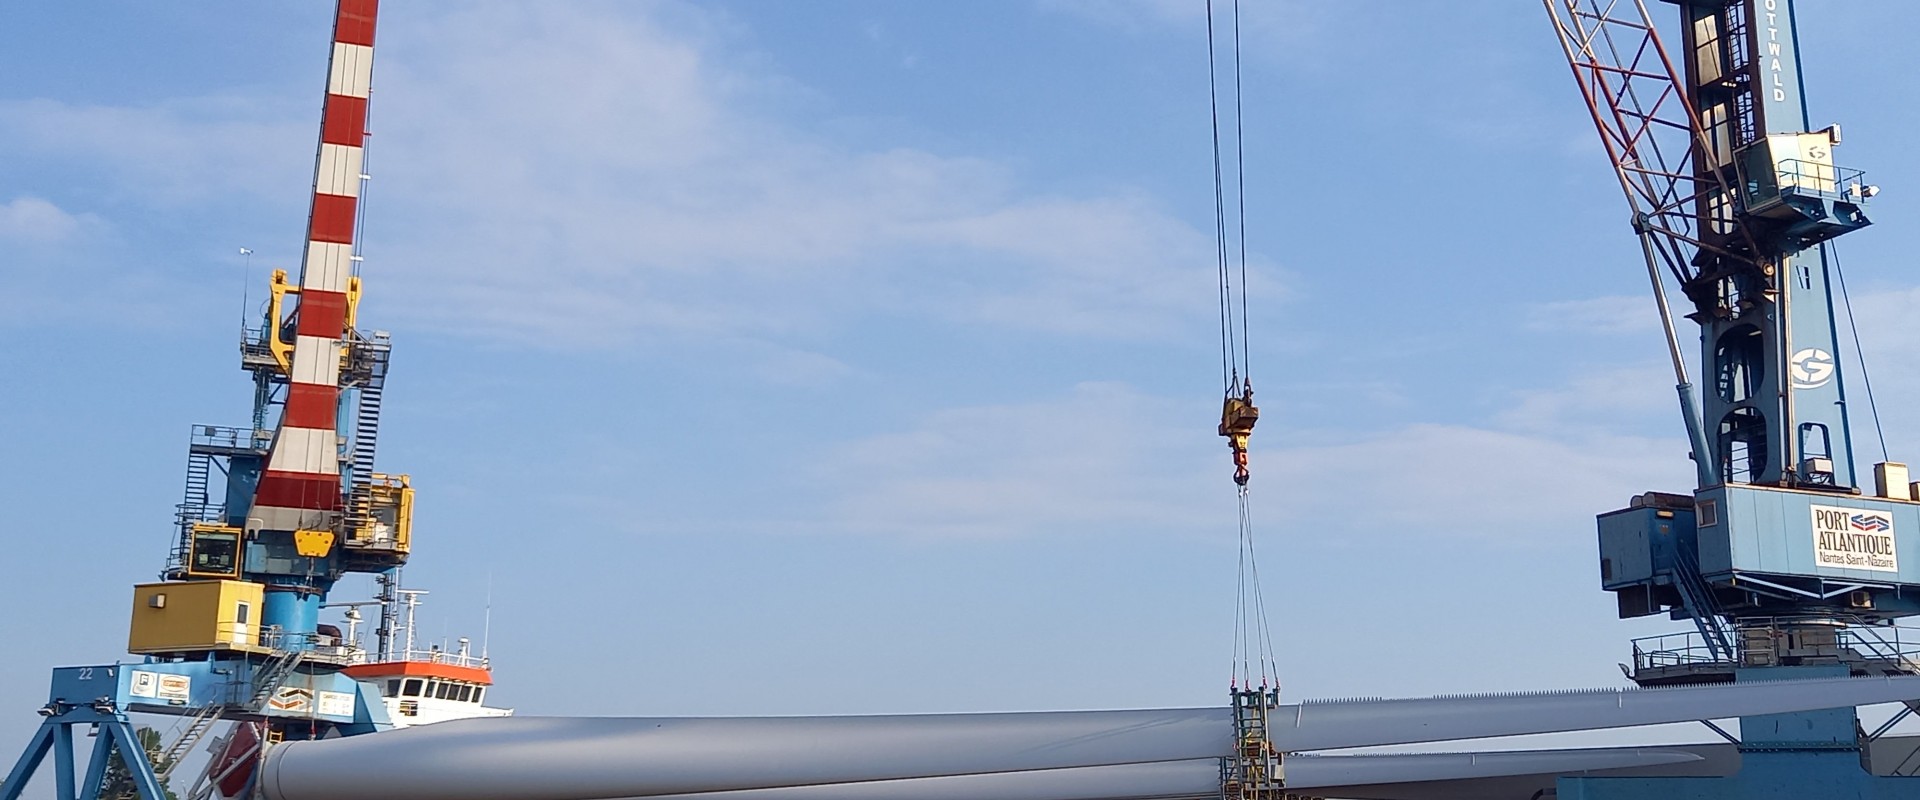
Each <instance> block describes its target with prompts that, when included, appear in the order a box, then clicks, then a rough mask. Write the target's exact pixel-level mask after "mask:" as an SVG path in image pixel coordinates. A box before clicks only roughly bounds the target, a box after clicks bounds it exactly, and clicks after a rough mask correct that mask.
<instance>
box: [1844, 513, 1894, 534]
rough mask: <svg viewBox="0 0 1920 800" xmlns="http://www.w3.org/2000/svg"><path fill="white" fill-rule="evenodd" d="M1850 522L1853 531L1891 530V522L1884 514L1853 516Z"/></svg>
mask: <svg viewBox="0 0 1920 800" xmlns="http://www.w3.org/2000/svg"><path fill="white" fill-rule="evenodd" d="M1850 522H1852V523H1853V529H1854V530H1856V531H1890V530H1893V520H1891V519H1889V518H1888V517H1887V515H1885V514H1855V515H1853V518H1852V519H1851V520H1850Z"/></svg>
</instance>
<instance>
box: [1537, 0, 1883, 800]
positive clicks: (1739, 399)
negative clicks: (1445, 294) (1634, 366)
mask: <svg viewBox="0 0 1920 800" xmlns="http://www.w3.org/2000/svg"><path fill="white" fill-rule="evenodd" d="M1545 4H1546V6H1547V10H1548V12H1549V14H1550V15H1551V16H1552V17H1553V20H1554V23H1555V27H1556V29H1557V30H1558V32H1559V34H1560V41H1561V44H1562V47H1563V49H1564V51H1565V54H1566V56H1567V60H1568V63H1569V65H1570V66H1571V67H1572V69H1573V75H1574V78H1575V80H1576V82H1577V83H1578V84H1579V87H1580V89H1581V94H1582V96H1583V97H1584V99H1585V100H1586V103H1587V106H1588V108H1589V110H1590V111H1591V112H1592V115H1593V120H1594V123H1595V125H1596V127H1597V128H1598V130H1599V132H1600V138H1601V142H1602V144H1603V146H1604V147H1605V149H1606V152H1607V154H1608V157H1609V159H1610V161H1611V162H1612V166H1613V167H1614V169H1615V172H1616V175H1617V177H1618V178H1619V183H1620V187H1621V189H1622V191H1623V192H1624V194H1625V195H1626V198H1627V201H1628V204H1629V206H1630V207H1631V209H1632V224H1633V229H1634V231H1635V233H1636V234H1637V236H1638V237H1639V244H1640V249H1641V252H1642V255H1643V256H1644V259H1645V262H1646V268H1647V273H1648V276H1649V277H1650V279H1651V282H1652V288H1653V294H1654V298H1655V301H1656V307H1657V309H1658V311H1659V314H1660V318H1661V321H1662V323H1663V325H1664V328H1665V333H1666V337H1667V344H1668V350H1669V355H1670V357H1671V360H1672V365H1673V369H1674V374H1675V378H1676V388H1677V390H1678V395H1679V405H1680V409H1681V413H1682V415H1683V420H1684V423H1685V427H1686V431H1687V434H1688V438H1689V440H1690V445H1691V450H1692V458H1693V462H1694V467H1695V472H1696V477H1697V485H1696V486H1695V487H1694V490H1693V491H1692V492H1690V493H1669V492H1648V493H1646V494H1643V495H1641V496H1639V497H1636V498H1633V500H1632V502H1631V503H1630V504H1629V506H1628V507H1627V508H1624V509H1620V510H1617V511H1612V512H1609V513H1606V514H1602V515H1600V517H1599V540H1600V542H1599V544H1600V578H1601V584H1602V586H1603V587H1604V588H1605V589H1606V590H1607V591H1610V592H1612V593H1614V595H1615V597H1616V598H1617V600H1618V606H1619V614H1620V616H1621V617H1622V618H1629V617H1640V616H1648V615H1652V614H1659V613H1666V614H1668V615H1670V616H1671V617H1672V618H1674V619H1688V620H1691V621H1692V622H1693V624H1694V626H1695V630H1694V631H1693V632H1691V633H1688V634H1683V635H1679V636H1673V637H1655V638H1653V639H1648V640H1642V641H1639V642H1636V643H1635V647H1634V663H1633V667H1632V669H1631V670H1630V677H1631V678H1632V679H1633V680H1634V681H1635V682H1637V683H1639V684H1641V685H1644V686H1660V685H1678V684H1688V683H1706V682H1719V681H1728V680H1732V681H1749V680H1766V679H1775V678H1787V677H1811V676H1816V675H1832V676H1844V675H1849V674H1852V675H1893V674H1912V673H1915V672H1916V671H1920V662H1917V661H1915V660H1914V658H1913V656H1914V655H1915V654H1916V651H1915V650H1914V649H1913V647H1912V645H1914V644H1917V643H1920V641H1916V640H1920V637H1914V636H1912V635H1911V633H1909V634H1908V636H1907V640H1906V641H1904V642H1903V639H1902V634H1901V629H1900V628H1898V627H1895V626H1894V624H1893V623H1894V620H1896V619H1897V618H1899V617H1902V616H1908V615H1912V614H1915V613H1920V502H1916V491H1917V490H1920V486H1917V485H1915V484H1912V483H1910V482H1909V477H1908V475H1907V469H1906V467H1905V465H1902V464H1898V463H1892V462H1882V463H1880V464H1876V465H1875V466H1874V468H1873V475H1872V485H1871V486H1867V485H1864V482H1863V481H1862V476H1861V475H1858V474H1856V472H1855V462H1854V446H1853V440H1852V434H1851V431H1850V426H1849V415H1848V402H1847V401H1848V397H1847V393H1846V387H1845V383H1844V382H1843V380H1842V378H1843V373H1844V370H1843V367H1842V358H1841V354H1842V348H1841V340H1840V336H1839V322H1840V320H1839V319H1838V318H1837V317H1836V314H1835V311H1834V284H1835V281H1836V280H1837V279H1838V277H1839V272H1838V270H1839V263H1838V261H1837V257H1836V255H1835V253H1836V250H1835V247H1836V244H1837V243H1836V242H1835V240H1836V239H1837V238H1838V237H1841V236H1843V235H1845V234H1847V233H1851V232H1853V231H1856V230H1859V229H1860V228H1863V227H1866V226H1867V225H1868V224H1869V222H1870V221H1869V219H1868V216H1867V212H1868V208H1867V205H1868V198H1870V197H1872V196H1873V195H1874V194H1876V193H1877V191H1878V190H1877V189H1876V188H1875V187H1874V186H1872V185H1870V184H1868V183H1867V181H1866V179H1865V175H1864V174H1863V173H1862V172H1861V171H1859V170H1856V169H1850V168H1847V167H1844V166H1840V165H1838V164H1837V163H1836V161H1835V160H1834V155H1833V154H1834V149H1835V147H1836V146H1837V145H1839V144H1840V142H1841V136H1840V128H1839V126H1838V125H1832V126H1827V127H1823V128H1820V129H1817V130H1816V129H1814V126H1813V124H1812V123H1811V121H1810V119H1809V115H1808V113H1807V108H1806V102H1805V95H1804V92H1803V88H1804V87H1803V80H1802V75H1801V69H1800V66H1801V65H1800V51H1799V40H1798V37H1797V35H1796V32H1795V17H1794V3H1793V2H1792V0H1667V2H1666V3H1665V4H1658V3H1656V4H1654V8H1668V9H1672V10H1671V11H1667V12H1663V13H1673V11H1677V14H1676V15H1675V16H1677V17H1678V21H1679V23H1680V24H1679V33H1680V36H1679V46H1678V47H1677V48H1676V47H1672V46H1670V44H1669V42H1668V40H1666V39H1664V38H1663V37H1662V36H1661V35H1660V34H1659V32H1658V28H1659V27H1660V26H1659V24H1658V23H1657V22H1656V20H1655V19H1654V15H1653V12H1652V11H1651V10H1650V9H1649V7H1648V4H1647V3H1646V2H1645V0H1624V1H1615V2H1606V1H1605V0H1545ZM1670 283H1671V284H1672V285H1674V286H1677V287H1678V289H1679V296H1678V297H1675V298H1673V300H1672V302H1671V303H1670V302H1669V297H1668V286H1669V284H1670ZM1676 308H1677V309H1678V311H1679V313H1680V314H1683V315H1684V316H1685V317H1686V319H1688V320H1691V321H1692V322H1694V323H1695V324H1697V325H1698V326H1699V329H1700V344H1699V347H1700V350H1699V357H1698V361H1697V363H1698V364H1699V370H1700V373H1701V374H1702V375H1703V376H1704V379H1703V383H1704V386H1703V389H1702V391H1700V392H1698V393H1697V394H1698V396H1697V398H1696V392H1695V390H1694V386H1693V383H1692V381H1691V379H1690V377H1689V370H1688V363H1687V359H1686V358H1685V356H1684V355H1683V346H1682V344H1681V342H1680V340H1679V337H1678V334H1677V333H1676V331H1675V322H1674V316H1675V309H1676ZM1902 550H1904V551H1905V553H1906V554H1905V559H1904V561H1903V559H1902V554H1901V551H1902ZM1912 710H1913V709H1911V708H1909V709H1907V710H1906V711H1903V712H1902V714H1901V716H1902V717H1904V716H1905V715H1906V714H1908V713H1911V712H1912ZM1897 720H1898V718H1896V721H1897ZM1892 724H1893V723H1891V722H1889V723H1888V725H1887V726H1886V727H1883V728H1882V729H1881V730H1880V731H1877V732H1875V733H1873V734H1868V733H1865V732H1864V731H1862V730H1861V728H1860V724H1859V721H1858V719H1857V718H1856V716H1855V714H1854V712H1853V710H1852V709H1836V710H1832V711H1822V712H1813V713H1804V714H1794V715H1783V716H1776V717H1757V718H1747V719H1743V720H1741V733H1742V737H1741V738H1740V739H1739V740H1738V743H1739V745H1740V749H1741V752H1742V757H1743V767H1742V769H1741V771H1740V772H1739V773H1738V774H1736V775H1734V776H1731V777H1726V778H1719V779H1710V778H1685V779H1681V778H1673V779H1605V780H1602V779H1567V780H1565V781H1563V783H1562V787H1561V792H1560V796H1561V797H1562V798H1568V797H1580V798H1593V799H1594V800H1598V799H1599V798H1627V797H1635V798H1638V797H1677V796H1684V797H1689V798H1734V797H1743V798H1751V797H1863V798H1864V797H1895V796H1899V797H1920V779H1914V780H1913V781H1912V782H1902V781H1901V780H1900V779H1898V778H1885V777H1876V776H1875V775H1874V774H1873V773H1880V774H1890V773H1894V772H1905V771H1906V770H1908V769H1911V768H1912V767H1913V765H1911V764H1885V763H1881V764H1874V763H1870V762H1871V758H1870V756H1871V753H1872V750H1873V748H1872V744H1873V741H1874V740H1875V739H1877V738H1878V734H1879V733H1883V732H1885V731H1886V730H1887V729H1889V728H1890V727H1891V726H1892ZM1729 738H1731V737H1729ZM1895 786H1898V787H1899V788H1894V787H1895Z"/></svg>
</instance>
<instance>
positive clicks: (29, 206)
mask: <svg viewBox="0 0 1920 800" xmlns="http://www.w3.org/2000/svg"><path fill="white" fill-rule="evenodd" d="M98 223H99V219H98V218H96V217H94V216H92V215H90V214H89V215H84V216H75V215H73V214H69V213H67V212H66V211H63V210H61V209H60V207H59V206H56V205H54V204H52V203H50V202H47V201H46V200H43V199H41V198H38V197H16V198H14V199H13V200H12V202H8V203H5V204H0V242H5V241H11V242H22V243H29V244H51V243H55V242H60V241H64V240H66V239H68V238H71V237H72V236H74V235H75V234H77V233H79V232H80V229H81V228H82V226H84V225H91V224H98Z"/></svg>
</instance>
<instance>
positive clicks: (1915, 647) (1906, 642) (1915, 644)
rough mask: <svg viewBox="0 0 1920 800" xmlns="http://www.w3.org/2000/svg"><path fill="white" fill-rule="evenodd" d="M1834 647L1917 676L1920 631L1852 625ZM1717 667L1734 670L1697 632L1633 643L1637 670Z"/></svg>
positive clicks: (1752, 624)
mask: <svg viewBox="0 0 1920 800" xmlns="http://www.w3.org/2000/svg"><path fill="white" fill-rule="evenodd" d="M1805 624H1806V623H1805V622H1804V621H1798V620H1792V619H1778V620H1770V621H1753V620H1746V621H1743V624H1742V625H1741V626H1740V630H1741V631H1743V632H1751V631H1754V630H1764V631H1768V632H1770V633H1775V634H1784V633H1785V632H1787V631H1789V630H1790V629H1793V628H1798V627H1804V626H1805ZM1833 644H1834V646H1835V647H1837V648H1838V649H1839V651H1840V652H1839V655H1840V656H1841V657H1842V658H1845V655H1846V654H1847V653H1848V652H1851V654H1852V655H1853V656H1854V657H1855V658H1857V659H1860V660H1868V661H1879V662H1883V663H1887V664H1890V665H1897V666H1902V667H1907V668H1910V669H1911V670H1912V671H1915V672H1920V628H1911V627H1903V626H1894V625H1866V624H1862V625H1852V626H1848V627H1844V628H1836V629H1834V641H1833ZM1716 664H1718V665H1724V666H1728V667H1731V666H1734V662H1733V661H1731V660H1729V659H1725V658H1721V657H1718V656H1716V655H1715V653H1714V648H1713V647H1711V646H1709V645H1708V644H1707V641H1706V639H1705V638H1704V637H1702V636H1701V635H1700V633H1699V632H1697V631H1688V632H1686V633H1670V634H1662V635H1659V636H1644V637H1641V638H1638V639H1635V640H1633V665H1634V668H1635V669H1636V670H1646V669H1654V670H1659V669H1671V668H1676V667H1704V666H1712V665H1716Z"/></svg>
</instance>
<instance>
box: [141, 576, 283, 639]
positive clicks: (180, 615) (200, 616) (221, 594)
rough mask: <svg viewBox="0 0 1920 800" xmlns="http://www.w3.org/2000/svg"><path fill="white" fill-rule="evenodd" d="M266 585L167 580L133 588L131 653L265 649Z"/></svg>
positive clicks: (222, 581) (237, 582) (244, 582)
mask: <svg viewBox="0 0 1920 800" xmlns="http://www.w3.org/2000/svg"><path fill="white" fill-rule="evenodd" d="M262 593H263V587H261V585H260V584H257V583H248V582H246V581H226V580H214V581H167V582H165V583H142V584H137V585H135V586H134V587H133V621H132V623H131V624H130V625H129V626H128V628H127V630H128V633H127V652H129V653H135V654H139V655H147V654H153V653H187V652H196V651H208V650H243V651H261V650H265V649H267V648H264V647H261V646H260V644H259V642H260V602H261V597H262Z"/></svg>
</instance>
